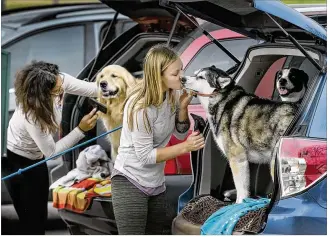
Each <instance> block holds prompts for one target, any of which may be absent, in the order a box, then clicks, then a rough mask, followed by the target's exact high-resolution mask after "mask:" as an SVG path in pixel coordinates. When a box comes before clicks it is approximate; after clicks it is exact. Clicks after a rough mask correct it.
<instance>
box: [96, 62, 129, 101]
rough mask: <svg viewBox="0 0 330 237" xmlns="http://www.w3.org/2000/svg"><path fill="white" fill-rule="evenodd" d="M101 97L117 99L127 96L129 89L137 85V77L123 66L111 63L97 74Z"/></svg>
mask: <svg viewBox="0 0 330 237" xmlns="http://www.w3.org/2000/svg"><path fill="white" fill-rule="evenodd" d="M96 83H97V86H98V89H99V97H100V98H103V99H106V100H107V99H115V98H123V97H126V93H127V90H128V89H129V88H130V87H133V86H134V85H135V83H136V82H135V78H134V77H133V76H132V75H131V74H130V73H129V72H128V71H127V70H126V69H125V68H124V67H122V66H119V65H109V66H106V67H105V68H103V69H102V71H101V72H99V73H98V74H97V76H96Z"/></svg>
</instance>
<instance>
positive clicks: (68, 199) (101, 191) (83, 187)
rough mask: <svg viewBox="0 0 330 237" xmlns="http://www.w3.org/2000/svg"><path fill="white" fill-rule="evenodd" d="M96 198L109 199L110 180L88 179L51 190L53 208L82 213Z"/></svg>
mask: <svg viewBox="0 0 330 237" xmlns="http://www.w3.org/2000/svg"><path fill="white" fill-rule="evenodd" d="M98 196H104V197H111V181H110V179H106V180H100V179H94V178H88V179H85V180H83V181H81V182H79V183H77V184H74V185H72V186H71V187H62V186H59V187H57V188H55V189H53V207H55V208H58V209H67V210H70V211H74V212H77V213H83V212H84V211H86V210H87V209H88V207H89V206H90V204H91V201H92V198H94V197H98Z"/></svg>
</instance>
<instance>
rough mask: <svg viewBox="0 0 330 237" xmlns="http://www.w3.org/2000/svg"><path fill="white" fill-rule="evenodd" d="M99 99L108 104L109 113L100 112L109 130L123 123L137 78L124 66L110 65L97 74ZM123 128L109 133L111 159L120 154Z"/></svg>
mask: <svg viewBox="0 0 330 237" xmlns="http://www.w3.org/2000/svg"><path fill="white" fill-rule="evenodd" d="M96 83H97V86H98V101H99V102H100V103H102V104H104V105H106V107H107V109H108V111H107V114H104V113H102V112H98V114H99V116H100V118H101V119H102V121H103V124H104V126H105V128H106V130H107V131H109V130H111V129H114V128H116V127H118V126H121V125H122V123H123V109H124V102H125V100H126V97H127V95H128V93H129V91H130V90H131V89H132V88H133V87H134V86H135V85H136V83H137V81H136V79H135V78H134V77H133V76H132V75H131V74H130V73H129V72H128V71H127V70H126V69H125V68H124V67H122V66H119V65H109V66H106V67H105V68H103V69H102V71H101V72H99V73H98V74H97V76H96ZM120 134H121V130H118V131H116V132H113V133H111V134H109V135H108V140H109V142H110V143H111V159H112V160H113V161H115V159H116V157H117V154H118V147H119V142H120Z"/></svg>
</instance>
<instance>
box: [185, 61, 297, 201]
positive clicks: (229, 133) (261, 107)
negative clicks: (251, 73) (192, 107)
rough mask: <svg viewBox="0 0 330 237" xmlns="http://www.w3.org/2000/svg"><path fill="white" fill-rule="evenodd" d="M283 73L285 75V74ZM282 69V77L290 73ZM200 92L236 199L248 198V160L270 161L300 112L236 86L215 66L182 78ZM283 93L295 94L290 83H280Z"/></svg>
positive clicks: (295, 106)
mask: <svg viewBox="0 0 330 237" xmlns="http://www.w3.org/2000/svg"><path fill="white" fill-rule="evenodd" d="M283 75H284V76H283ZM288 75H290V74H289V73H288V71H285V72H282V76H281V78H288V77H290V76H288ZM181 82H182V84H183V86H184V87H185V88H186V89H190V90H193V91H195V92H196V93H197V96H198V97H199V100H200V102H201V104H202V106H203V107H204V109H205V111H206V112H207V118H208V121H209V124H210V128H211V130H212V133H213V135H214V138H215V141H216V143H217V145H218V147H219V148H220V149H221V150H222V152H223V153H224V154H225V155H226V157H227V159H228V161H229V164H230V167H231V170H232V174H233V178H234V183H235V187H236V190H237V199H236V202H237V203H240V202H242V201H243V199H244V198H246V197H249V186H250V184H249V182H250V178H249V177H250V171H249V162H252V163H270V162H271V158H272V153H273V151H274V148H275V145H276V143H277V141H278V139H279V137H280V136H281V135H283V133H284V132H285V131H286V129H287V127H288V126H289V124H290V123H291V121H292V119H293V118H294V116H295V113H296V111H297V105H296V103H288V102H276V101H272V100H267V99H261V98H259V97H257V96H255V95H253V94H249V93H247V92H245V91H244V89H243V88H242V87H240V86H237V85H235V82H234V81H233V80H232V78H231V77H230V76H229V75H227V74H226V72H224V71H222V70H221V69H218V68H216V67H214V66H212V67H208V68H203V69H200V70H199V71H197V72H196V73H195V75H193V76H186V77H183V78H182V79H181ZM279 84H280V85H281V87H280V88H281V90H282V91H281V92H283V95H289V92H290V93H293V89H292V86H290V84H293V83H291V82H287V84H286V87H284V86H283V83H282V84H281V83H280V82H279Z"/></svg>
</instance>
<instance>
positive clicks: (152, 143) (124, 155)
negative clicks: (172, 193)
mask: <svg viewBox="0 0 330 237" xmlns="http://www.w3.org/2000/svg"><path fill="white" fill-rule="evenodd" d="M130 101H131V100H129V101H128V102H127V103H126V106H125V108H124V118H123V128H122V132H121V138H120V146H119V149H118V156H117V158H116V161H115V166H114V168H115V169H116V170H118V171H120V172H121V173H123V174H124V175H125V176H127V177H129V178H131V179H132V180H134V181H136V182H137V183H138V184H140V185H141V186H144V187H150V188H156V187H159V186H162V185H163V183H164V182H165V176H164V167H165V162H162V163H156V155H157V150H156V149H157V148H161V147H165V146H166V145H167V144H168V142H169V140H170V138H171V135H172V134H174V136H175V137H177V138H178V139H180V140H183V139H184V138H185V137H186V136H187V134H188V129H186V131H185V132H184V133H180V132H178V130H177V126H176V123H175V121H176V119H175V118H176V113H175V111H174V112H172V111H171V105H170V104H169V102H168V93H167V95H166V99H165V101H164V102H163V104H162V105H161V107H160V108H156V107H155V106H150V107H148V108H146V110H147V116H148V118H149V122H150V125H151V133H148V132H147V131H146V129H145V126H144V120H143V111H144V110H139V111H138V112H137V114H136V117H135V116H134V123H133V124H134V126H133V129H132V131H130V130H129V128H128V123H127V107H128V105H129V104H130ZM135 118H136V119H135ZM136 125H137V126H138V129H137V126H136ZM188 128H189V124H188Z"/></svg>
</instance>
